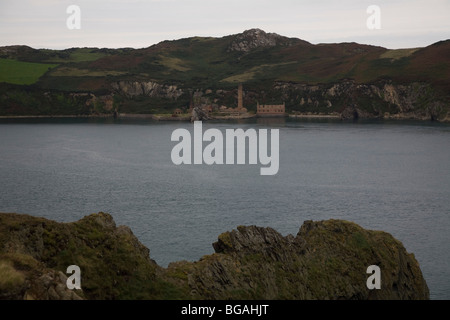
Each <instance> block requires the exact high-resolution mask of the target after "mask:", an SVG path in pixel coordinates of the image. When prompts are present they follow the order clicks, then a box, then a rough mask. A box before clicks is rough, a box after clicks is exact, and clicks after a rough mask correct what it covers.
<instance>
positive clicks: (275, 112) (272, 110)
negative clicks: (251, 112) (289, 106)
mask: <svg viewBox="0 0 450 320" xmlns="http://www.w3.org/2000/svg"><path fill="white" fill-rule="evenodd" d="M256 114H257V115H258V116H285V114H286V103H283V104H259V102H258V103H257V105H256Z"/></svg>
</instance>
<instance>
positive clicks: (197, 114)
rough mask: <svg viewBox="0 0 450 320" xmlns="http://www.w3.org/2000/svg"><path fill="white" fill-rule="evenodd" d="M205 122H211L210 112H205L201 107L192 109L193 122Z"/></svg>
mask: <svg viewBox="0 0 450 320" xmlns="http://www.w3.org/2000/svg"><path fill="white" fill-rule="evenodd" d="M204 120H209V115H208V112H206V111H205V110H203V109H202V108H201V107H194V108H192V113H191V122H194V121H204Z"/></svg>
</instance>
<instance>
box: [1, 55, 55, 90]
mask: <svg viewBox="0 0 450 320" xmlns="http://www.w3.org/2000/svg"><path fill="white" fill-rule="evenodd" d="M56 66H57V65H56V64H46V63H33V62H23V61H17V60H11V59H0V82H6V83H13V84H25V85H27V84H32V83H35V82H36V81H37V80H38V79H39V78H40V77H41V76H43V75H44V73H46V72H47V71H49V70H50V69H52V68H54V67H56Z"/></svg>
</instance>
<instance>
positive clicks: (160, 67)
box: [0, 29, 450, 120]
mask: <svg viewBox="0 0 450 320" xmlns="http://www.w3.org/2000/svg"><path fill="white" fill-rule="evenodd" d="M449 52H450V40H446V41H441V42H438V43H435V44H433V45H430V46H428V47H425V48H411V49H397V50H389V49H386V48H383V47H378V46H371V45H363V44H358V43H336V44H311V43H309V42H307V41H304V40H301V39H297V38H288V37H284V36H282V35H278V34H275V33H267V32H265V31H263V30H260V29H250V30H246V31H244V32H243V33H240V34H235V35H229V36H225V37H221V38H213V37H191V38H185V39H179V40H172V41H163V42H160V43H158V44H155V45H152V46H150V47H147V48H142V49H131V48H122V49H107V48H102V49H99V48H71V49H66V50H47V49H33V48H30V47H27V46H9V47H0V70H1V71H0V115H25V114H27V115H51V114H80V115H95V114H112V113H114V111H117V112H122V113H153V114H156V113H171V112H172V111H173V110H174V109H175V108H185V109H187V108H188V107H189V105H192V104H209V105H211V104H215V105H217V106H221V105H226V106H230V107H235V106H236V104H237V102H236V97H237V85H238V84H239V83H243V84H244V90H245V97H244V99H245V100H244V104H245V106H246V108H248V109H249V110H251V111H254V110H255V108H256V103H257V102H260V103H268V104H270V103H282V102H286V108H287V111H288V112H291V113H292V112H299V113H307V112H310V113H327V114H329V113H337V114H342V115H344V117H348V115H354V114H355V112H356V114H357V115H358V117H411V118H418V119H436V120H446V119H450V116H449V114H448V112H449V101H450V98H449V92H450V56H449V55H448V53H449Z"/></svg>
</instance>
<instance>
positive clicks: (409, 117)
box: [0, 113, 450, 123]
mask: <svg viewBox="0 0 450 320" xmlns="http://www.w3.org/2000/svg"><path fill="white" fill-rule="evenodd" d="M77 118H78V119H149V120H155V121H190V120H191V116H176V117H172V116H160V115H156V114H142V113H119V114H117V115H116V116H114V115H113V114H95V115H74V114H71V115H15V116H13V115H11V116H0V120H7V119H77ZM253 118H272V117H267V116H259V115H257V114H250V113H246V114H243V115H229V116H211V117H210V118H209V119H207V120H206V121H208V120H212V121H214V120H239V119H244V120H245V119H253ZM273 118H281V117H279V116H274V117H273ZM283 118H290V119H342V117H341V115H339V114H288V115H286V116H284V117H283ZM360 119H361V120H395V121H397V120H400V121H402V120H408V121H411V120H412V121H423V122H428V121H432V122H438V123H450V117H445V118H444V119H438V120H437V119H434V120H431V119H429V118H424V117H414V116H412V115H408V114H392V115H389V116H385V117H369V118H367V117H364V118H360ZM346 120H350V119H346Z"/></svg>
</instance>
